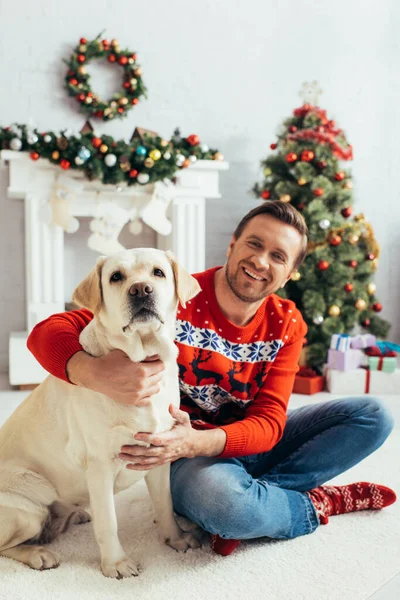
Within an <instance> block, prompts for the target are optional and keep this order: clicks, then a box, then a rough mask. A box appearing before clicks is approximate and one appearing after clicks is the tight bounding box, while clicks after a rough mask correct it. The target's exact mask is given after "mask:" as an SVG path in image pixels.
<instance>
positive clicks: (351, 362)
mask: <svg viewBox="0 0 400 600" xmlns="http://www.w3.org/2000/svg"><path fill="white" fill-rule="evenodd" d="M362 359H363V353H362V352H361V350H353V349H351V348H350V350H347V351H346V352H342V351H341V350H332V348H329V350H328V367H329V368H330V369H337V370H338V371H350V370H354V369H357V368H358V367H359V366H360V365H361V362H362Z"/></svg>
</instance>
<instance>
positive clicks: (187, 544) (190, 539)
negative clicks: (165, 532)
mask: <svg viewBox="0 0 400 600" xmlns="http://www.w3.org/2000/svg"><path fill="white" fill-rule="evenodd" d="M165 542H166V543H167V544H168V546H171V548H174V550H177V551H178V552H187V551H188V550H189V549H190V548H201V544H200V542H199V540H198V539H197V538H196V537H195V536H194V535H192V534H191V533H188V532H184V531H183V532H182V535H180V536H179V537H178V538H176V539H174V540H172V539H167V540H165Z"/></svg>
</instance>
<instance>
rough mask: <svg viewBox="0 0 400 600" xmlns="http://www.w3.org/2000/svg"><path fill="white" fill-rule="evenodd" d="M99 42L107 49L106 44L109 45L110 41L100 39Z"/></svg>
mask: <svg viewBox="0 0 400 600" xmlns="http://www.w3.org/2000/svg"><path fill="white" fill-rule="evenodd" d="M101 43H102V44H103V46H104V50H107V48H108V46H109V45H110V42H109V41H108V40H101Z"/></svg>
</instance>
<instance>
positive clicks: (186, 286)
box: [165, 250, 201, 308]
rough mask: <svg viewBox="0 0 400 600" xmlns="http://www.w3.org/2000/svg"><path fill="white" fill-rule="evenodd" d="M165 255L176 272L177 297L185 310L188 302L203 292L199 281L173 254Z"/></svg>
mask: <svg viewBox="0 0 400 600" xmlns="http://www.w3.org/2000/svg"><path fill="white" fill-rule="evenodd" d="M165 254H166V255H167V257H168V260H169V261H170V263H171V265H172V270H173V272H174V278H175V289H176V295H177V296H178V300H179V302H180V303H181V304H182V306H183V308H185V307H186V302H187V301H188V300H191V298H194V297H195V296H196V295H197V294H198V293H199V292H200V291H201V287H200V285H199V282H198V281H197V279H195V278H194V277H192V275H190V273H188V272H187V271H186V269H184V268H183V267H182V265H180V264H179V263H178V262H177V260H176V258H175V256H174V255H173V254H172V252H170V251H169V250H167V251H166V253H165Z"/></svg>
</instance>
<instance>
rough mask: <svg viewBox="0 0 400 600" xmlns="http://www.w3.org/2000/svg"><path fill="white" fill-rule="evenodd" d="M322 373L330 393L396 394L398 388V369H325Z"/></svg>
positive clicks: (399, 379)
mask: <svg viewBox="0 0 400 600" xmlns="http://www.w3.org/2000/svg"><path fill="white" fill-rule="evenodd" d="M324 374H325V379H326V387H327V389H328V392H330V393H331V394H340V395H344V396H351V395H359V394H376V395H380V394H398V393H399V390H400V369H396V370H395V371H394V372H393V373H385V372H384V371H371V370H370V369H364V368H360V369H354V370H353V371H337V370H335V369H325V372H324Z"/></svg>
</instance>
